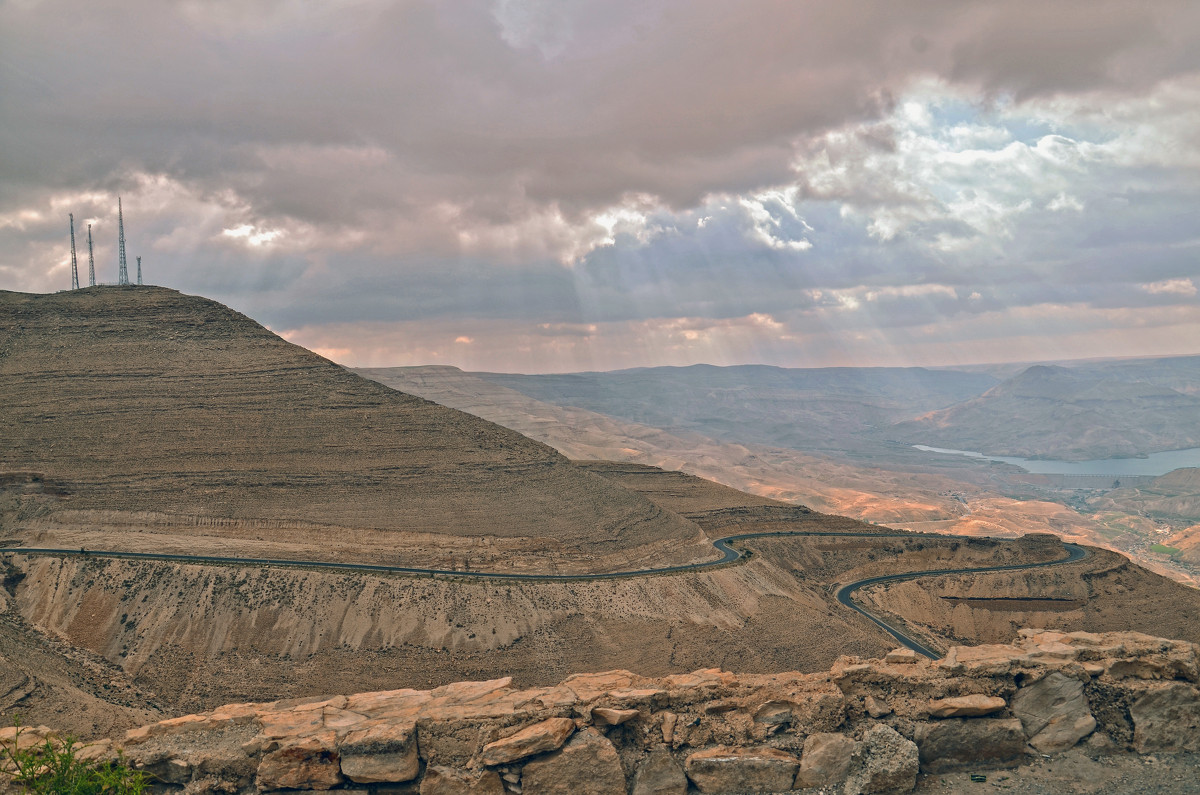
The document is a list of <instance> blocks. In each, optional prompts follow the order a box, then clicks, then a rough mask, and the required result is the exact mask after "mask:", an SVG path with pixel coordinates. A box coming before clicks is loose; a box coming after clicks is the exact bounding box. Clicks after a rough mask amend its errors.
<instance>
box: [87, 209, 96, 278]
mask: <svg viewBox="0 0 1200 795" xmlns="http://www.w3.org/2000/svg"><path fill="white" fill-rule="evenodd" d="M88 286H90V287H95V286H96V257H95V255H93V254H92V225H91V224H88Z"/></svg>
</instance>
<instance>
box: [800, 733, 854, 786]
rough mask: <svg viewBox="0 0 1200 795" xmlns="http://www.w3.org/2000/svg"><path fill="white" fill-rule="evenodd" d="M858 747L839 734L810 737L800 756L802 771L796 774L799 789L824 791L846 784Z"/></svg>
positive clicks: (813, 735)
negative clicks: (855, 747)
mask: <svg viewBox="0 0 1200 795" xmlns="http://www.w3.org/2000/svg"><path fill="white" fill-rule="evenodd" d="M855 745H856V743H855V742H854V740H853V739H851V738H850V737H847V736H846V735H844V734H837V733H836V732H827V733H820V734H810V735H809V736H808V738H807V739H805V741H804V753H802V754H801V755H800V771H799V772H798V773H796V784H795V786H796V789H804V788H807V787H824V786H826V785H829V784H837V783H839V782H841V781H844V780H845V778H846V776H847V774H848V773H849V772H850V758H851V757H852V756H854V746H855Z"/></svg>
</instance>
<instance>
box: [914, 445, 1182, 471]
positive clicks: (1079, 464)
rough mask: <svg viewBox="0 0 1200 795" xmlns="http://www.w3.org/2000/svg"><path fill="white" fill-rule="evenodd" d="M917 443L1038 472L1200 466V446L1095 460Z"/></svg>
mask: <svg viewBox="0 0 1200 795" xmlns="http://www.w3.org/2000/svg"><path fill="white" fill-rule="evenodd" d="M913 447H915V448H917V449H918V450H923V451H924V452H926V453H943V454H948V455H962V456H966V457H968V458H982V459H985V460H987V461H1002V462H1003V463H1005V464H1012V465H1013V466H1018V467H1020V468H1021V469H1024V470H1025V471H1026V472H1029V473H1031V474H1034V475H1114V476H1125V477H1128V476H1130V475H1155V476H1157V475H1165V474H1167V473H1168V472H1170V471H1171V470H1173V469H1179V468H1181V467H1200V447H1192V448H1189V449H1187V450H1168V451H1167V452H1165V453H1151V454H1150V455H1148V456H1147V457H1146V458H1100V459H1095V460H1093V461H1053V460H1048V459H1047V460H1043V459H1035V458H1014V457H1011V456H1003V455H984V454H982V453H973V452H971V451H970V450H949V449H947V448H945V447H929V446H927V445H923V444H914V445H913Z"/></svg>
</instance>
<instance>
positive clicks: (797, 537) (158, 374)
mask: <svg viewBox="0 0 1200 795" xmlns="http://www.w3.org/2000/svg"><path fill="white" fill-rule="evenodd" d="M0 298H2V299H3V300H0V309H3V310H4V311H5V312H6V313H7V314H6V318H7V319H8V320H7V322H6V323H5V325H4V326H3V327H2V328H4V329H7V331H4V332H3V336H2V337H0V350H3V351H4V354H5V355H4V357H3V358H2V359H0V369H2V370H3V372H4V374H5V378H4V379H3V381H2V382H0V383H2V384H3V388H4V390H5V394H4V395H3V398H4V400H5V405H6V406H7V407H8V408H7V409H6V410H7V411H8V412H9V416H10V417H13V418H14V419H15V420H16V421H15V422H12V423H8V424H6V425H5V426H4V429H3V430H2V431H0V433H4V434H6V435H5V437H4V439H3V441H4V445H3V454H2V460H0V465H2V466H3V471H4V475H3V478H2V479H0V542H2V543H3V545H4V552H3V559H4V561H5V565H6V566H7V571H8V576H7V579H6V582H7V583H9V585H8V590H7V592H6V593H7V595H6V597H5V599H6V601H5V605H6V606H7V613H6V614H5V616H6V617H7V620H8V621H10V622H11V624H12V626H13V627H14V628H15V629H14V633H15V634H14V635H13V643H14V644H16V645H14V646H12V647H11V648H12V651H11V653H10V652H6V651H4V650H3V649H0V652H2V653H4V654H6V655H7V656H8V657H9V659H10V661H11V662H10V665H9V668H8V669H7V670H10V671H13V672H15V673H13V675H12V678H13V681H14V682H17V683H18V684H17V685H16V686H15V687H16V689H14V690H13V691H12V692H13V693H14V694H16V695H15V696H14V699H13V700H11V703H9V704H8V706H7V707H6V710H8V711H12V710H16V709H20V708H24V709H30V710H31V713H32V714H38V715H52V716H55V717H56V720H57V723H58V724H59V725H67V726H68V727H76V730H78V731H86V732H93V733H94V732H103V731H109V730H112V729H115V728H116V727H118V726H121V725H126V726H127V725H132V724H133V723H135V722H136V721H138V720H145V718H146V715H148V714H162V715H172V714H181V713H182V712H184V711H189V710H199V709H206V708H211V707H213V706H216V705H219V704H222V703H226V702H228V701H230V700H255V699H257V700H263V699H269V698H290V697H296V698H299V697H306V696H315V695H317V694H321V693H330V692H348V691H355V690H359V691H362V690H372V689H381V688H399V687H423V688H426V687H436V686H439V685H445V684H448V683H450V682H454V681H458V680H463V679H486V678H489V677H493V676H495V675H497V673H499V672H503V673H504V674H507V675H511V676H513V677H514V680H515V681H517V682H520V683H521V684H522V685H527V686H537V685H546V684H550V683H553V682H555V681H558V680H561V679H562V678H563V677H565V676H567V675H569V674H570V673H572V672H577V671H585V670H604V669H609V668H624V669H628V670H632V671H635V672H637V673H638V674H641V675H646V676H661V675H667V674H671V673H679V672H683V671H690V670H695V669H698V668H706V667H721V668H725V669H729V670H738V671H746V672H757V673H769V672H772V671H780V670H798V671H819V670H824V669H826V668H828V667H829V666H830V665H831V664H832V663H833V661H835V660H836V659H837V658H838V657H839V656H840V655H845V654H855V655H862V656H879V655H882V654H884V653H885V652H887V650H888V649H890V648H892V647H893V646H894V645H895V643H896V638H894V637H893V636H892V635H891V634H889V631H887V630H885V628H883V627H882V626H881V625H880V624H877V623H876V619H879V620H880V621H882V622H884V624H885V625H886V626H887V627H891V628H893V629H895V630H897V631H898V632H899V633H900V634H902V635H903V636H904V637H906V638H910V639H912V640H913V641H914V643H915V644H917V645H919V646H920V647H922V648H925V649H929V650H931V653H934V654H940V653H942V652H943V651H944V650H945V649H946V648H948V647H949V646H950V645H952V644H953V643H958V642H963V641H970V642H976V643H977V642H989V641H997V640H1003V639H1005V638H1008V637H1011V636H1012V634H1013V633H1014V632H1015V628H1017V627H1021V626H1030V625H1033V626H1042V627H1047V628H1061V629H1087V630H1089V631H1108V630H1122V629H1128V628H1130V627H1134V626H1136V627H1138V628H1139V630H1142V631H1146V632H1151V633H1154V634H1158V635H1161V636H1164V637H1178V638H1182V639H1196V638H1197V627H1198V626H1200V621H1197V617H1198V616H1200V591H1198V590H1196V589H1193V588H1188V587H1185V586H1183V585H1181V584H1179V583H1176V582H1172V581H1171V580H1168V579H1165V578H1163V577H1161V576H1159V575H1157V574H1155V573H1152V572H1150V571H1147V570H1145V569H1143V568H1141V567H1139V566H1137V565H1135V564H1133V563H1131V562H1130V561H1128V560H1127V559H1125V558H1124V557H1122V556H1120V555H1118V554H1116V553H1113V552H1109V551H1106V550H1104V549H1094V548H1093V549H1090V550H1089V551H1088V552H1087V553H1086V555H1085V556H1084V557H1082V558H1080V559H1077V560H1076V559H1074V558H1072V559H1070V560H1065V561H1064V558H1065V557H1066V556H1067V550H1066V549H1064V546H1063V543H1062V542H1061V541H1060V538H1062V539H1065V540H1069V541H1073V542H1079V543H1084V544H1087V543H1089V541H1090V540H1091V539H1090V537H1089V536H1087V534H1086V533H1083V532H1077V531H1076V526H1075V525H1073V524H1072V523H1071V522H1072V520H1071V514H1070V513H1069V512H1068V509H1067V508H1066V507H1065V506H1062V505H1059V504H1056V503H1053V502H1050V501H1048V500H1041V501H1038V500H1030V499H1026V500H1020V499H1017V498H1015V497H1004V496H1002V495H1000V494H999V493H997V492H996V491H991V490H990V489H991V488H992V486H991V485H989V484H993V483H994V482H996V479H997V478H998V475H997V474H996V473H994V472H991V471H989V468H987V467H982V466H981V467H977V468H976V469H975V470H973V471H972V474H971V477H970V478H965V479H964V478H962V477H961V476H953V475H952V474H951V473H952V472H953V470H952V469H951V468H950V467H947V466H944V465H940V464H938V463H937V462H934V463H932V464H928V465H925V466H923V467H918V468H916V469H915V470H914V471H911V472H903V471H899V470H897V469H893V468H889V466H885V465H884V463H885V461H886V460H888V459H886V457H885V456H883V455H882V454H881V453H880V452H879V451H880V450H885V449H888V448H887V445H884V446H882V447H881V446H880V444H879V443H877V442H870V443H869V444H868V443H867V442H864V443H863V446H862V447H861V448H860V450H859V453H858V455H859V456H860V457H861V459H862V460H858V461H851V460H849V459H838V458H835V457H833V456H831V455H829V454H828V451H824V452H822V453H821V454H812V453H805V452H801V451H798V450H792V449H790V448H786V447H771V446H766V445H763V444H761V443H759V442H736V441H730V440H728V439H718V438H714V437H710V436H707V435H705V434H704V433H701V432H699V431H697V430H696V429H694V428H657V427H654V426H652V425H648V424H639V423H634V422H630V421H628V420H625V419H621V418H617V417H613V416H611V415H605V414H601V413H597V412H595V411H592V410H591V409H584V408H578V407H565V406H558V405H555V404H552V403H549V402H543V401H538V400H535V399H533V398H530V397H529V396H527V395H524V394H523V393H521V392H519V391H517V390H515V389H510V388H507V387H498V386H496V385H495V384H493V383H491V382H489V381H486V380H485V379H482V378H480V377H477V376H471V375H469V374H465V373H461V372H460V371H455V370H447V369H429V368H422V369H419V370H415V371H397V370H387V371H382V372H368V373H366V374H367V375H371V376H372V377H374V378H377V379H379V380H381V381H383V382H384V383H382V384H381V383H375V382H372V381H369V380H365V379H363V378H360V377H359V375H356V374H354V373H351V372H349V371H347V370H345V369H344V368H341V367H338V366H336V365H333V364H332V363H329V362H328V361H326V360H324V359H321V358H320V357H318V356H316V355H314V354H311V353H309V352H307V351H304V350H303V349H301V348H297V347H296V346H292V345H289V344H287V343H285V342H283V341H282V340H280V339H279V338H278V337H275V336H274V335H272V334H270V333H269V332H267V331H266V330H265V329H262V328H261V327H260V326H258V325H257V324H254V323H253V322H252V321H250V320H249V319H247V318H244V317H243V316H240V315H237V314H236V313H233V312H231V311H230V310H227V309H225V308H224V307H221V306H220V305H219V304H215V303H213V302H208V301H205V300H203V299H197V298H192V297H188V296H182V295H180V294H178V293H174V292H172V291H167V290H161V289H158V288H147V289H108V288H103V289H102V288H97V289H95V290H81V291H77V292H75V293H70V294H60V295H55V296H38V297H33V296H20V295H14V294H7V295H2V296H0ZM401 382H404V383H401ZM922 383H923V382H922ZM954 383H960V382H959V381H957V380H956V381H955V382H954ZM971 383H974V382H971ZM392 387H399V388H400V390H401V391H395V390H394V389H393V388H392ZM855 388H856V389H859V388H860V387H858V386H856V387H855ZM955 388H956V389H957V388H958V387H955ZM931 391H934V390H933V389H932V387H929V386H928V385H926V386H925V387H924V392H922V395H923V397H921V400H933V398H932V397H929V393H930V392H931ZM414 392H416V393H421V394H422V395H423V396H424V399H423V397H414V396H413V395H412V393H414ZM954 397H955V395H949V396H947V395H945V394H942V395H941V396H939V397H937V400H939V401H940V400H945V399H953V398H954ZM431 399H433V400H438V401H441V402H445V403H448V404H451V405H449V406H444V405H438V403H437V402H430V400H431ZM872 400H874V398H872ZM803 402H804V401H802V400H801V401H800V403H803ZM458 409H463V410H468V411H473V412H476V413H478V414H479V415H482V416H481V417H477V416H472V414H469V413H464V411H462V410H458ZM821 410H822V411H825V410H827V409H825V408H822V409H821ZM890 410H891V409H889V411H890ZM648 419H650V418H648ZM489 420H499V421H503V422H504V423H507V424H508V425H510V426H512V429H511V430H510V429H507V428H504V427H500V425H495V424H492V422H491V421H489ZM520 431H527V432H528V433H529V434H531V435H532V436H533V437H534V438H533V439H530V438H527V437H526V436H524V435H521V433H520ZM868 441H869V440H868ZM893 447H894V449H895V450H896V453H895V455H896V456H901V455H908V456H909V457H910V459H911V458H915V456H917V455H918V454H919V451H908V450H906V449H905V448H902V447H899V446H893ZM872 456H877V457H878V458H877V460H876V462H875V463H867V462H868V461H869V460H870V459H871V457H872ZM717 481H723V482H717ZM1030 488H1032V487H1030ZM1166 488H1172V486H1171V485H1170V484H1167V486H1166ZM1117 496H1118V497H1121V498H1122V499H1132V497H1130V496H1124V497H1122V496H1121V495H1117ZM989 501H991V503H990V504H989ZM1018 509H1019V510H1018ZM1110 509H1111V510H1114V511H1115V510H1117V509H1115V508H1111V507H1110ZM846 514H850V515H846ZM854 514H857V517H856V516H855V515H854ZM947 529H949V530H953V531H955V532H954V533H947V532H945V531H946V530H947ZM909 531H911V532H909ZM1047 531H1048V532H1047ZM764 534H765V535H764ZM964 535H965V536H966V537H963V536H964ZM737 536H743V538H740V539H737V540H733V541H731V542H729V544H728V545H725V546H722V543H720V540H721V539H725V538H729V537H737ZM714 541H716V542H719V543H717V545H716V546H714ZM1180 544H1185V542H1184V541H1180ZM22 548H26V549H30V550H33V549H45V548H51V549H59V550H64V551H66V552H69V553H70V554H65V553H62V554H43V553H36V552H33V551H30V552H25V553H23V552H22V551H21V549H22ZM735 549H736V550H737V553H740V554H741V557H740V558H739V559H737V560H733V555H734V554H736V553H734V552H733V551H732V550H735ZM1180 549H1183V547H1182V546H1181V547H1180ZM108 553H122V554H123V555H125V556H121V554H108ZM130 554H134V555H137V554H141V555H145V556H146V557H131V556H129V555H130ZM171 556H179V557H174V558H172V557H171ZM723 557H724V558H727V559H726V560H724V563H722V561H723ZM1164 557H1165V558H1167V559H1168V560H1170V562H1171V564H1173V565H1182V564H1180V563H1178V562H1177V560H1176V559H1175V558H1170V557H1169V556H1164ZM1177 557H1182V553H1181V554H1180V556H1177ZM251 558H253V559H259V560H257V561H255V560H247V559H251ZM1051 563H1053V564H1057V565H1046V566H1042V565H1038V564H1051ZM714 564H721V565H714ZM354 566H360V567H366V568H358V569H355V568H352V567H354ZM1030 566H1035V567H1034V568H1029V567H1030ZM389 567H390V568H389ZM397 567H399V568H400V569H403V570H398V569H397ZM995 567H1002V569H1003V570H998V571H989V572H976V573H970V570H975V569H981V568H995ZM1013 567H1016V568H1013ZM1164 568H1165V564H1164ZM653 570H659V571H657V572H656V571H653ZM928 571H937V572H947V573H944V574H938V575H936V576H926V577H922V578H920V579H919V580H906V581H888V582H877V583H874V584H867V585H864V586H863V587H861V588H859V589H858V590H857V591H856V592H855V596H854V600H855V602H856V603H857V604H860V605H862V606H863V607H864V608H866V609H867V610H868V611H869V613H870V615H864V614H862V613H858V612H855V611H854V610H852V609H848V608H847V606H846V604H845V603H844V602H839V600H838V592H839V590H840V589H842V588H843V587H845V586H848V585H851V584H853V583H858V582H860V581H864V580H871V579H873V578H878V577H882V576H894V575H897V574H904V573H906V572H908V573H916V572H928ZM949 572H958V573H949ZM479 573H493V574H495V575H500V576H491V577H480V576H475V575H477V574H479ZM1162 604H1172V605H1173V606H1174V609H1173V610H1172V611H1162V610H1161V609H1159V606H1160V605H1162ZM22 639H23V640H22ZM48 639H49V640H48ZM51 641H52V642H53V643H55V644H59V646H60V647H61V648H62V649H63V650H64V654H67V653H69V654H71V655H74V657H72V658H71V659H74V660H75V662H73V663H69V664H68V663H64V664H63V667H62V669H61V671H62V672H61V674H59V675H58V678H57V679H54V678H50V677H45V676H39V675H37V674H34V675H33V676H32V677H30V676H29V675H28V674H25V673H21V672H20V671H21V669H20V664H19V663H18V662H16V661H17V660H19V659H20V658H21V652H20V648H22V644H24V646H25V647H27V648H29V649H31V650H32V649H36V648H38V644H43V645H44V644H45V643H48V642H51ZM89 671H104V672H105V673H104V677H106V678H104V679H99V680H98V679H97V678H96V675H95V674H94V673H88V672H89ZM22 676H24V677H26V679H27V680H28V682H29V683H31V684H28V685H20V684H19V683H20V682H23V681H26V679H21V677H22ZM22 688H24V690H22ZM25 690H27V691H28V692H24V691H25ZM80 693H86V694H88V698H95V699H99V700H100V701H101V702H103V703H111V704H112V706H113V709H112V711H111V712H110V713H109V717H108V718H106V719H104V720H107V721H108V722H107V723H105V722H104V720H101V718H100V715H99V713H97V711H96V710H94V709H91V708H76V706H75V705H77V704H79V703H81V698H82V697H81V696H79V695H78V694H80ZM116 694H121V695H116ZM106 698H111V700H107V701H106ZM106 727H107V728H106Z"/></svg>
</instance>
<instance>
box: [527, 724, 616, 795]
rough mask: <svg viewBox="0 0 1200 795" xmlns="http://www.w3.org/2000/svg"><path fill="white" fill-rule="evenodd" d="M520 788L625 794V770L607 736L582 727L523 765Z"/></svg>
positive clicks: (544, 793)
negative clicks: (559, 745)
mask: <svg viewBox="0 0 1200 795" xmlns="http://www.w3.org/2000/svg"><path fill="white" fill-rule="evenodd" d="M521 790H522V792H523V793H524V795H625V771H624V769H623V768H622V767H621V759H620V757H618V756H617V749H616V748H614V747H613V744H612V743H611V742H609V741H608V738H607V737H605V736H604V735H602V734H600V733H599V732H598V731H596V730H595V729H583V730H582V731H580V732H578V733H576V735H575V736H574V737H572V738H571V741H570V742H568V743H567V744H566V745H564V746H563V747H562V750H560V751H556V752H555V753H552V754H547V755H546V756H543V757H540V758H538V759H534V760H532V761H531V762H529V763H528V764H526V765H525V767H524V769H523V770H522V771H521Z"/></svg>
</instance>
